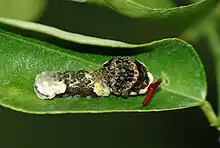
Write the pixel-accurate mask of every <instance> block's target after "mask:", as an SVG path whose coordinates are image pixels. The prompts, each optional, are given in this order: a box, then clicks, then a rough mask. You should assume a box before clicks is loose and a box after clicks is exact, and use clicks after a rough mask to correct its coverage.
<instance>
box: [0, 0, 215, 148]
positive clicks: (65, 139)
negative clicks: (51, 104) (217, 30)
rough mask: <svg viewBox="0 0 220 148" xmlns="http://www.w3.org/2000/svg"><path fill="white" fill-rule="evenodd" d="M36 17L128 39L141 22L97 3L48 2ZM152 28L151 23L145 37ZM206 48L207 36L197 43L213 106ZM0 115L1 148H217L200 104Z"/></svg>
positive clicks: (7, 111)
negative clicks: (147, 109)
mask: <svg viewBox="0 0 220 148" xmlns="http://www.w3.org/2000/svg"><path fill="white" fill-rule="evenodd" d="M185 4H187V3H185ZM111 18H113V19H115V22H116V21H117V22H120V25H124V29H123V30H120V29H119V28H120V27H114V25H117V24H115V22H114V21H112V19H111ZM109 20H111V21H109ZM38 22H40V23H43V24H47V25H51V26H55V27H57V28H60V29H63V30H67V31H71V32H75V33H82V34H85V35H93V36H94V35H95V36H98V37H104V38H110V39H121V40H122V39H123V40H125V41H128V42H129V41H131V40H132V41H134V40H141V36H139V34H136V33H135V32H133V35H132V37H129V38H126V37H128V36H127V35H126V31H130V32H132V30H130V29H129V28H132V27H140V26H139V23H134V22H133V21H131V19H129V18H127V17H124V16H122V15H119V14H117V13H114V12H111V11H109V10H105V9H104V8H101V7H99V6H89V5H83V4H78V3H69V2H67V1H66V2H65V1H63V2H58V1H53V2H52V1H50V3H49V4H48V6H47V9H46V11H45V12H44V15H43V16H42V17H41V18H40V20H39V21H38ZM128 25H130V26H128ZM141 27H144V26H141ZM106 28H108V29H106ZM117 28H118V29H117ZM126 28H127V29H126ZM154 33H155V29H153V28H152V32H149V36H150V35H154ZM106 34H108V36H106ZM207 48H208V45H207V44H206V39H205V38H204V39H201V40H200V44H198V45H196V46H195V49H198V53H199V54H200V55H201V58H202V60H203V63H204V65H205V68H206V72H207V76H208V85H209V90H208V98H207V99H208V101H210V102H211V103H212V105H213V107H214V108H215V109H216V106H215V104H217V103H216V102H215V100H214V99H215V98H217V94H216V91H215V87H216V83H215V75H214V73H215V72H214V70H213V61H212V59H211V56H210V53H209V50H207ZM0 116H1V122H0V125H1V127H2V128H1V134H0V147H1V148H9V147H18V148H22V147H23V148H26V147H31V148H42V147H47V148H48V147H53V148H56V147H63V148H66V147H91V148H93V147H94V148H97V147H103V148H113V147H114V148H117V147H122V148H133V147H149V148H154V147H155V148H164V147H169V148H186V147H187V148H195V147H199V148H207V147H210V148H215V147H216V148H217V147H219V144H218V141H217V138H218V133H217V131H216V129H214V128H211V127H210V126H209V123H208V121H207V119H206V118H205V116H204V115H203V113H202V112H201V110H200V109H199V108H189V109H185V110H177V111H168V112H157V113H103V114H69V115H68V114H67V115H30V114H24V113H21V112H16V111H13V110H10V109H7V108H4V107H0Z"/></svg>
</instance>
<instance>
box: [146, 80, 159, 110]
mask: <svg viewBox="0 0 220 148" xmlns="http://www.w3.org/2000/svg"><path fill="white" fill-rule="evenodd" d="M161 82H162V80H161V79H159V80H157V81H156V82H154V83H152V84H150V86H149V87H148V89H147V94H146V97H145V99H144V101H143V102H142V105H143V106H146V105H147V104H148V103H149V101H150V100H151V98H152V96H153V92H154V91H155V90H156V89H157V87H158V86H159V85H160V84H161Z"/></svg>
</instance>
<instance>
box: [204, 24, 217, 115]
mask: <svg viewBox="0 0 220 148" xmlns="http://www.w3.org/2000/svg"><path fill="white" fill-rule="evenodd" d="M206 35H207V37H208V40H209V43H210V46H211V51H212V54H213V57H214V58H215V65H216V81H217V92H218V116H220V37H219V35H218V34H217V30H216V26H215V24H213V25H212V26H211V27H209V29H208V30H207V31H206Z"/></svg>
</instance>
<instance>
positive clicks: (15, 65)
mask: <svg viewBox="0 0 220 148" xmlns="http://www.w3.org/2000/svg"><path fill="white" fill-rule="evenodd" d="M2 28H4V27H2ZM6 30H7V29H5V28H4V29H1V30H0V41H1V42H0V55H1V58H0V60H1V61H0V83H1V85H0V104H1V105H2V106H5V107H8V108H11V109H14V110H18V111H22V112H27V113H36V114H45V113H50V114H58V113H79V112H80V113H85V112H92V113H98V112H147V111H163V110H174V109H181V108H188V107H192V106H198V105H201V104H202V103H204V100H205V97H206V93H207V92H206V89H207V88H206V80H205V74H204V69H203V66H202V64H201V62H200V59H199V57H198V55H197V54H196V53H195V51H194V49H193V47H192V46H190V45H189V44H187V43H185V42H183V41H181V40H179V39H175V38H173V39H171V38H170V39H163V40H160V41H155V42H152V43H147V44H140V45H130V44H126V43H122V42H117V41H110V40H103V39H97V38H92V37H85V36H80V38H73V39H72V40H77V41H76V42H75V43H72V44H77V43H78V41H84V43H85V44H86V42H87V41H88V44H91V42H94V43H95V44H98V43H99V44H98V45H99V46H95V47H99V48H98V49H97V50H104V51H105V49H107V47H106V46H109V47H108V48H112V47H114V48H112V50H113V49H116V50H118V51H119V50H125V52H126V51H127V50H128V49H129V47H131V48H135V49H132V50H137V51H141V53H138V54H136V55H135V57H136V58H137V59H139V60H140V61H142V62H143V63H145V64H146V65H147V66H148V67H149V70H150V72H151V73H152V74H153V75H154V77H155V79H158V78H162V79H163V83H162V85H161V87H160V88H159V89H158V90H157V91H156V93H155V94H154V96H153V98H152V101H151V102H150V104H149V105H147V106H146V107H141V102H142V100H143V99H144V98H145V96H144V95H140V96H134V97H129V98H128V99H122V98H120V97H116V96H113V95H112V96H109V97H99V98H92V99H86V98H80V99H62V98H55V99H54V100H41V99H39V98H38V97H37V96H36V95H35V93H34V90H33V83H34V78H35V76H36V75H37V74H39V73H40V72H42V71H45V70H51V71H53V70H63V71H64V70H69V69H71V70H79V69H86V70H92V69H97V68H99V67H100V66H101V64H102V63H103V62H105V61H106V60H108V59H109V58H110V56H106V55H95V54H88V53H80V52H75V51H72V50H70V49H65V48H61V47H59V46H57V45H53V44H50V43H47V42H43V41H40V40H37V39H34V38H31V37H25V36H21V35H17V34H14V33H12V32H9V31H8V30H7V31H6ZM87 39H88V40H87ZM102 41H104V42H102ZM102 43H103V47H102ZM107 43H108V44H107ZM111 44H112V46H111ZM80 46H82V45H80ZM80 46H78V48H80ZM123 46H124V47H126V48H125V49H123V48H122V47H123ZM100 47H102V48H100ZM117 47H119V48H117Z"/></svg>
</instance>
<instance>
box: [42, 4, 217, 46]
mask: <svg viewBox="0 0 220 148" xmlns="http://www.w3.org/2000/svg"><path fill="white" fill-rule="evenodd" d="M102 2H105V3H104V6H105V7H103V3H102ZM131 2H141V3H144V4H147V3H148V5H149V7H147V6H143V5H141V4H138V3H135V4H133V3H131ZM150 2H151V3H150ZM162 2H163V3H165V1H164V0H163V1H161V2H159V1H157V3H156V2H153V1H145V0H142V1H141V0H136V1H125V0H114V1H112V0H109V1H108V0H102V1H96V0H87V1H83V2H81V3H78V2H74V1H62V2H61V1H56V2H54V1H51V2H50V3H49V5H48V8H49V9H48V10H47V11H46V12H45V13H44V15H43V17H42V18H41V19H40V20H39V22H40V23H44V24H45V23H46V25H52V26H53V25H56V26H58V28H60V29H63V30H66V31H70V32H75V33H80V34H84V35H89V36H95V37H100V38H107V39H112V40H119V41H124V42H128V43H146V42H150V41H154V40H160V39H162V38H166V37H176V36H179V35H180V34H182V33H183V32H184V31H185V29H186V28H188V27H189V26H190V25H191V24H193V23H194V22H196V21H198V20H200V19H201V18H202V17H203V16H204V15H206V14H207V13H208V12H209V11H211V10H212V8H213V7H214V6H215V2H216V1H215V0H202V1H200V2H199V3H194V4H192V5H190V3H186V2H184V5H185V6H183V7H178V6H179V5H178V4H173V5H172V1H170V2H169V3H168V4H167V5H165V4H163V3H162ZM181 3H183V2H181ZM98 4H101V5H98ZM56 5H59V6H60V7H63V8H64V7H65V9H64V10H62V11H56V12H53V14H52V12H51V11H49V10H51V9H55V8H54V7H55V6H56ZM153 6H155V7H153ZM163 6H164V7H163ZM172 6H176V7H172ZM158 7H159V9H156V8H158ZM167 7H168V9H166V8H167ZM171 7H172V8H171ZM162 8H163V9H162ZM52 15H53V16H54V17H51V16H52ZM68 15H70V16H71V18H68V17H64V16H68ZM49 16H50V17H49ZM55 17H56V18H55ZM58 20H59V21H58ZM61 27H62V28H61ZM155 28H156V29H155Z"/></svg>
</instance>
